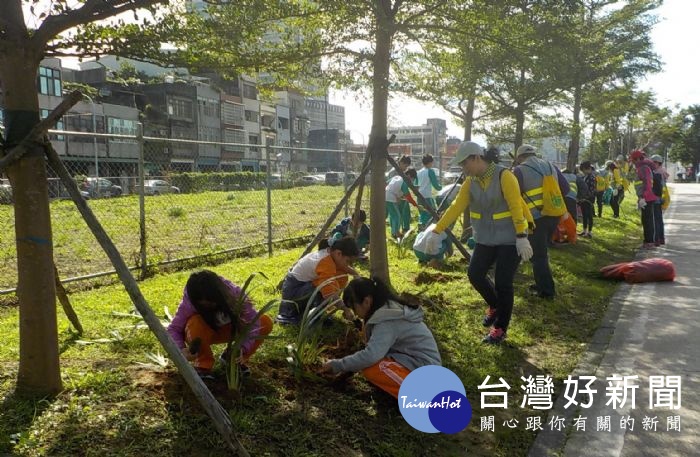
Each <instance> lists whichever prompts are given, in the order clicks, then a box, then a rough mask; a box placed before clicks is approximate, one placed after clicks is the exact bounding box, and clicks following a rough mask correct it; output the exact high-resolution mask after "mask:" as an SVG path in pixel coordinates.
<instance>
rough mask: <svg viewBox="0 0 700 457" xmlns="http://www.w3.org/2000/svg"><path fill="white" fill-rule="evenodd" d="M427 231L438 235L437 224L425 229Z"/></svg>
mask: <svg viewBox="0 0 700 457" xmlns="http://www.w3.org/2000/svg"><path fill="white" fill-rule="evenodd" d="M425 231H426V232H433V233H437V232H435V224H430V225H429V226H428V228H427V229H425Z"/></svg>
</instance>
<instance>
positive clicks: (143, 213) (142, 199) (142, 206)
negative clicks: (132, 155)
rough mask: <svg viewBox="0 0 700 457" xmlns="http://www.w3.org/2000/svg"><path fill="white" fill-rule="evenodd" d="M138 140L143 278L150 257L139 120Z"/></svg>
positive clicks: (142, 147)
mask: <svg viewBox="0 0 700 457" xmlns="http://www.w3.org/2000/svg"><path fill="white" fill-rule="evenodd" d="M137 141H138V143H139V170H138V171H139V184H138V190H137V192H138V193H139V241H140V253H141V275H140V276H141V279H145V278H146V274H147V273H148V258H147V257H146V198H145V197H144V187H143V186H144V179H145V174H146V172H145V170H144V157H143V155H144V144H143V124H142V123H140V122H139V124H138V136H137Z"/></svg>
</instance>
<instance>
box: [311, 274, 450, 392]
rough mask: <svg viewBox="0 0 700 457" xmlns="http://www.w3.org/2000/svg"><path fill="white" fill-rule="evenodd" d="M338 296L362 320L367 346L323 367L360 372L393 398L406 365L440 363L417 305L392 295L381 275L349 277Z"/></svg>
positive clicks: (420, 365)
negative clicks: (343, 290) (341, 293)
mask: <svg viewBox="0 0 700 457" xmlns="http://www.w3.org/2000/svg"><path fill="white" fill-rule="evenodd" d="M343 301H344V302H345V304H346V306H348V307H349V308H351V309H352V310H353V312H354V313H355V314H356V315H357V316H358V317H360V318H361V319H362V320H363V321H364V329H365V330H364V331H365V340H366V341H367V346H366V347H365V348H364V349H363V350H361V351H358V352H356V353H354V354H352V355H349V356H347V357H343V358H342V359H335V360H329V361H328V362H326V363H325V364H324V365H323V371H325V372H331V373H341V372H356V371H361V372H362V375H363V376H364V377H365V378H367V380H368V381H369V382H371V383H372V384H374V385H376V386H377V387H379V388H380V389H382V390H383V391H385V392H387V393H389V394H390V395H392V396H393V397H394V398H397V399H398V396H399V388H400V387H401V383H402V382H403V380H404V379H405V378H406V376H408V374H409V373H410V372H411V371H412V370H415V369H416V368H420V367H422V366H425V365H441V364H442V360H441V358H440V352H439V351H438V347H437V343H436V342H435V338H434V337H433V334H432V333H431V332H430V329H428V327H427V326H426V325H425V323H424V322H423V310H421V309H420V307H417V306H413V305H410V304H408V303H406V302H404V301H402V300H401V299H400V298H398V297H397V296H395V295H394V294H392V293H391V292H390V291H389V289H388V288H387V286H386V285H385V284H384V283H383V282H382V281H381V280H379V279H376V278H374V279H368V278H356V279H353V280H352V281H350V283H349V284H348V286H347V287H346V288H345V292H344V293H343Z"/></svg>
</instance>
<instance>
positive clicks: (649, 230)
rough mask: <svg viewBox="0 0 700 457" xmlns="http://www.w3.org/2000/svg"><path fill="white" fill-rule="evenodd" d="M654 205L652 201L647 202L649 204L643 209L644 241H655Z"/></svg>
mask: <svg viewBox="0 0 700 457" xmlns="http://www.w3.org/2000/svg"><path fill="white" fill-rule="evenodd" d="M654 206H656V205H655V204H654V203H652V202H647V206H645V207H644V209H643V210H642V229H643V230H644V242H645V243H653V242H654V241H655V239H654V238H655V237H654V230H655V227H656V221H655V220H654V219H655V218H654Z"/></svg>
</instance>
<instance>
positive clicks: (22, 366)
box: [0, 0, 159, 395]
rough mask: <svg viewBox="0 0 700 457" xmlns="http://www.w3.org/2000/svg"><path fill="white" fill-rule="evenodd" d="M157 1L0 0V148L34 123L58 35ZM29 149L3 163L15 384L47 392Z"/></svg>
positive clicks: (41, 195)
mask: <svg viewBox="0 0 700 457" xmlns="http://www.w3.org/2000/svg"><path fill="white" fill-rule="evenodd" d="M157 3H159V1H156V0H84V1H81V2H71V1H67V0H66V1H58V0H54V1H52V2H44V1H40V0H25V1H20V0H5V1H3V2H0V84H1V85H2V88H3V107H4V120H5V137H4V138H2V155H4V154H5V151H8V150H10V149H12V148H13V147H14V146H16V145H17V144H18V143H19V142H20V141H21V140H22V139H23V138H24V137H25V136H26V135H27V134H28V133H29V131H30V130H31V129H32V128H33V127H34V126H35V125H37V124H38V123H39V101H38V100H39V99H38V92H37V82H36V77H37V74H38V70H39V64H40V62H41V60H42V59H43V58H44V57H47V56H55V55H65V54H67V53H68V51H67V50H70V49H71V46H70V45H69V44H68V42H69V41H70V40H64V39H63V38H62V37H61V34H63V33H64V32H66V31H67V30H70V29H72V28H74V27H76V26H78V25H80V24H87V23H91V22H95V21H102V20H105V19H108V18H111V17H114V16H117V15H119V14H121V13H125V12H129V11H134V10H137V9H139V8H152V7H153V6H154V5H156V4H157ZM152 13H155V11H152ZM25 14H29V15H31V16H32V17H31V19H32V21H34V22H38V23H39V25H38V26H37V27H36V28H35V29H32V28H28V27H27V25H26V24H27V23H28V21H27V20H26V19H27V18H25ZM132 27H136V28H139V26H137V25H134V26H132ZM30 149H31V150H30V151H29V152H28V153H27V154H26V155H25V156H23V157H22V158H21V159H20V160H19V161H17V162H15V163H14V164H12V165H11V166H10V167H9V168H8V169H7V174H8V176H9V178H10V182H11V184H12V187H13V195H14V199H15V205H14V212H15V235H16V239H17V276H18V277H17V279H18V283H17V296H18V298H19V319H20V325H19V329H20V348H19V352H20V360H19V373H18V378H17V390H18V391H19V392H23V393H28V394H38V395H51V394H55V393H57V392H59V391H60V390H61V387H62V385H61V376H60V367H59V355H58V334H57V323H56V289H55V284H54V272H53V243H52V237H51V218H50V213H49V198H48V189H47V179H46V165H45V163H46V161H45V157H44V156H45V153H44V146H43V145H42V144H34V145H33V146H32V147H31V148H30Z"/></svg>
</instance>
